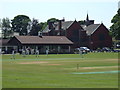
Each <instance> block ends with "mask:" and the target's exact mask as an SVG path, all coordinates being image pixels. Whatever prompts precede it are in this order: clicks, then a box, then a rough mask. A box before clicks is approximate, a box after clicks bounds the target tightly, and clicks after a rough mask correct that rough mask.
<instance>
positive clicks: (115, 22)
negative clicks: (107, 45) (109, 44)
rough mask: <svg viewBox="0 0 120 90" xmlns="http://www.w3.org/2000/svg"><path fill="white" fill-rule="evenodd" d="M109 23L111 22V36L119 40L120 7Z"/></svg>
mask: <svg viewBox="0 0 120 90" xmlns="http://www.w3.org/2000/svg"><path fill="white" fill-rule="evenodd" d="M111 23H113V25H112V26H111V27H110V31H111V34H112V37H114V38H115V39H116V40H120V9H119V10H118V11H117V14H116V15H115V16H114V17H113V19H112V20H111Z"/></svg>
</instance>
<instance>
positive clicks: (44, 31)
mask: <svg viewBox="0 0 120 90" xmlns="http://www.w3.org/2000/svg"><path fill="white" fill-rule="evenodd" d="M73 22H74V21H65V22H62V29H63V30H66V29H67V28H69V27H70V26H71V25H72V23H73ZM54 24H55V30H59V24H58V22H55V23H54ZM49 31H50V30H49V28H48V25H47V26H46V28H45V29H44V30H43V33H46V32H49Z"/></svg>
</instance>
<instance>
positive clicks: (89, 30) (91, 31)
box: [81, 24, 101, 35]
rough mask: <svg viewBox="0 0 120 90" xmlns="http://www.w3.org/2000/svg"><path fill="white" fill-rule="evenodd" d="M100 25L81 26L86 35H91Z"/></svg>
mask: <svg viewBox="0 0 120 90" xmlns="http://www.w3.org/2000/svg"><path fill="white" fill-rule="evenodd" d="M100 25H101V24H91V25H89V26H85V25H81V26H82V27H83V29H84V30H86V33H87V34H88V35H91V34H93V33H94V32H95V31H96V30H97V28H98V27H99V26H100Z"/></svg>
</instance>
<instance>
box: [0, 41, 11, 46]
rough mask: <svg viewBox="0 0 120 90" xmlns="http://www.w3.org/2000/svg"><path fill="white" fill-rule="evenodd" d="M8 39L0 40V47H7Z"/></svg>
mask: <svg viewBox="0 0 120 90" xmlns="http://www.w3.org/2000/svg"><path fill="white" fill-rule="evenodd" d="M9 40H10V39H0V46H2V45H3V46H5V45H8V41H9Z"/></svg>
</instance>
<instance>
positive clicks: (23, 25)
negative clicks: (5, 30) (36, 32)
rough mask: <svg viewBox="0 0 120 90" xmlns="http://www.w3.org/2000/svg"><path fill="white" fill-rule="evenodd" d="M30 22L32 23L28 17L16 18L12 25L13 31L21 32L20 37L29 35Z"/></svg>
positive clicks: (20, 16)
mask: <svg viewBox="0 0 120 90" xmlns="http://www.w3.org/2000/svg"><path fill="white" fill-rule="evenodd" d="M30 21H31V20H30V18H29V17H28V16H26V15H18V16H16V17H14V19H13V20H12V23H11V24H12V29H13V31H15V32H19V34H20V35H27V34H28V30H27V26H28V22H30Z"/></svg>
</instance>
